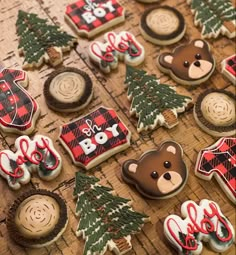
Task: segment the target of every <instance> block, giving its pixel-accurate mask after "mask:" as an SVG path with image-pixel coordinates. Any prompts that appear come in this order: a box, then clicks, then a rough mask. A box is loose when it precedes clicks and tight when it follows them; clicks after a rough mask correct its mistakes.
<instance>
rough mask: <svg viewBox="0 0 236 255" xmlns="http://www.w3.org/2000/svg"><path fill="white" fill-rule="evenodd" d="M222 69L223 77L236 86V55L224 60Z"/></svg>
mask: <svg viewBox="0 0 236 255" xmlns="http://www.w3.org/2000/svg"><path fill="white" fill-rule="evenodd" d="M221 68H222V73H223V75H224V76H225V77H227V78H228V79H229V80H230V81H231V82H232V84H234V85H236V54H234V55H232V56H230V57H228V58H226V59H224V60H223V61H222V62H221Z"/></svg>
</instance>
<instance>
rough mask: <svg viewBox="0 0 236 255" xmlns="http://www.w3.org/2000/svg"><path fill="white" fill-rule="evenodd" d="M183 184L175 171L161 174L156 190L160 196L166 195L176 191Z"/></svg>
mask: <svg viewBox="0 0 236 255" xmlns="http://www.w3.org/2000/svg"><path fill="white" fill-rule="evenodd" d="M182 182H183V179H182V177H181V175H180V174H179V173H177V172H175V171H169V172H166V173H164V174H162V175H161V176H160V177H159V179H158V180H157V188H158V189H159V191H160V192H161V193H162V194H167V193H169V192H171V191H173V190H175V189H177V188H178V187H179V186H180V185H181V184H182Z"/></svg>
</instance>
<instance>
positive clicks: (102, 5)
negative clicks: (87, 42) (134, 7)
mask: <svg viewBox="0 0 236 255" xmlns="http://www.w3.org/2000/svg"><path fill="white" fill-rule="evenodd" d="M124 15H125V10H124V8H123V7H122V6H121V5H120V4H119V3H118V1H117V0H105V1H104V0H79V1H77V2H76V3H73V4H70V5H68V6H67V8H66V15H65V18H66V20H67V21H68V22H69V24H71V25H72V27H73V28H74V29H75V30H76V31H77V32H78V34H79V35H80V36H85V37H88V38H90V37H93V36H94V35H96V34H98V33H100V32H102V31H104V30H106V29H107V28H108V27H111V26H114V25H116V24H118V23H120V22H122V21H124V19H125V17H124Z"/></svg>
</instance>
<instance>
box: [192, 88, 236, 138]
mask: <svg viewBox="0 0 236 255" xmlns="http://www.w3.org/2000/svg"><path fill="white" fill-rule="evenodd" d="M211 99H213V100H212V101H211ZM235 102H236V96H235V95H234V94H233V93H231V92H229V91H226V90H221V89H208V90H206V91H204V92H203V93H202V94H200V95H199V97H198V99H197V101H196V103H195V106H194V112H195V115H196V118H197V119H198V121H200V122H201V123H202V125H203V126H205V127H206V128H207V129H209V130H212V131H216V132H219V133H221V132H222V133H223V132H230V131H233V130H235V129H236V122H235V119H236V117H235ZM211 114H213V115H214V117H213V118H212V116H213V115H212V116H211Z"/></svg>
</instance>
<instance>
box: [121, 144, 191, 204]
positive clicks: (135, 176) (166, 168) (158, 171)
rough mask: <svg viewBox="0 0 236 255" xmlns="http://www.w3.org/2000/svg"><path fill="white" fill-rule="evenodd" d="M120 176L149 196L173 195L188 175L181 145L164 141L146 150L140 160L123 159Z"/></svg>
mask: <svg viewBox="0 0 236 255" xmlns="http://www.w3.org/2000/svg"><path fill="white" fill-rule="evenodd" d="M122 178H123V179H124V181H125V182H127V183H130V184H133V185H134V186H135V187H136V188H137V190H138V191H139V192H140V193H141V194H142V195H143V196H146V197H148V198H151V199H164V198H169V197H172V196H174V195H176V194H177V193H178V192H180V191H181V189H182V188H183V187H184V185H185V183H186V181H187V178H188V170H187V167H186V165H185V163H184V161H183V150H182V147H181V146H180V145H179V144H178V143H176V142H173V141H166V142H164V143H162V144H161V145H160V146H159V148H158V149H156V150H150V151H147V152H145V153H144V154H143V155H142V156H141V158H140V159H139V160H134V159H129V160H127V161H125V162H124V163H123V166H122Z"/></svg>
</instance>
